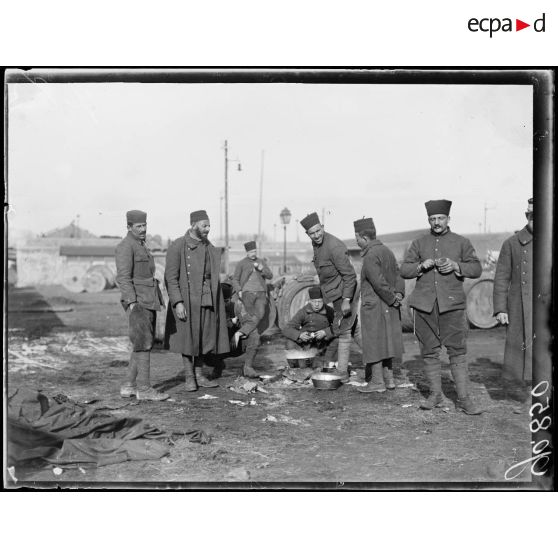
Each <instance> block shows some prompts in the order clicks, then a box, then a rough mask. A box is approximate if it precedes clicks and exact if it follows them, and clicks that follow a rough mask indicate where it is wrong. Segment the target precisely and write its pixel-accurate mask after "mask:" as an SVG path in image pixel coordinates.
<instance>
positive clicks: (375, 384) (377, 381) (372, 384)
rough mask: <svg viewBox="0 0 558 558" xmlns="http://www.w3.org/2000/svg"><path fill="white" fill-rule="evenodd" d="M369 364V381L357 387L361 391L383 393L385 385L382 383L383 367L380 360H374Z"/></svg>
mask: <svg viewBox="0 0 558 558" xmlns="http://www.w3.org/2000/svg"><path fill="white" fill-rule="evenodd" d="M367 366H371V368H372V376H371V378H370V381H369V382H368V383H367V384H366V385H365V386H363V387H360V388H357V389H358V391H360V392H361V393H384V391H386V385H385V383H384V367H383V366H382V363H381V362H375V363H373V364H372V365H367Z"/></svg>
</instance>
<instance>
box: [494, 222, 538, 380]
mask: <svg viewBox="0 0 558 558" xmlns="http://www.w3.org/2000/svg"><path fill="white" fill-rule="evenodd" d="M500 312H506V313H507V314H508V318H509V322H510V323H509V325H508V331H507V335H506V349H505V352H504V370H505V375H506V376H507V377H509V378H510V379H511V378H514V379H518V380H530V379H531V377H532V359H533V352H532V348H533V347H532V345H533V235H532V234H531V232H530V231H529V229H528V228H527V227H525V228H523V229H521V230H520V231H519V232H518V233H516V234H514V235H513V236H512V237H510V238H508V239H507V240H506V241H505V242H504V244H503V245H502V249H501V250H500V257H499V258H498V265H497V266H496V274H495V276H494V315H496V314H498V313H500Z"/></svg>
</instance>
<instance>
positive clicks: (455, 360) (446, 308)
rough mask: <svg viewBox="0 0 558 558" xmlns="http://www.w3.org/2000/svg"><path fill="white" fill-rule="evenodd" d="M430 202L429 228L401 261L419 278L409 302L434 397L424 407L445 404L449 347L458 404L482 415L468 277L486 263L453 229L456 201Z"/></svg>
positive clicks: (409, 276)
mask: <svg viewBox="0 0 558 558" xmlns="http://www.w3.org/2000/svg"><path fill="white" fill-rule="evenodd" d="M425 206H426V211H427V213H428V223H429V225H430V232H429V233H428V234H426V235H424V236H421V237H419V238H417V239H416V240H413V242H412V244H411V246H410V248H409V249H408V251H407V253H406V255H405V260H404V262H403V263H402V264H401V276H402V277H403V278H404V279H414V278H416V280H417V281H416V286H415V290H414V291H413V294H412V295H411V297H410V300H409V305H410V306H411V307H412V308H414V317H415V334H416V336H417V339H418V342H419V345H420V350H421V355H422V358H423V359H424V370H425V373H426V377H427V379H428V382H429V384H430V396H429V397H428V399H426V400H424V401H423V402H422V404H421V408H422V409H428V410H430V409H433V408H434V407H436V406H439V405H440V404H442V402H443V395H442V378H441V371H442V362H441V360H440V353H441V349H442V346H445V347H446V349H447V352H448V355H449V359H450V368H451V372H452V376H453V379H454V381H455V387H456V390H457V397H458V400H457V405H458V407H459V408H461V409H462V410H463V411H464V412H465V413H467V414H475V415H476V414H480V413H481V411H480V410H479V408H478V407H477V406H476V404H475V402H474V401H473V399H472V397H471V395H470V392H469V391H470V387H469V371H468V367H467V333H468V323H467V317H466V315H465V291H464V290H463V280H464V278H465V277H469V278H471V279H475V278H476V277H479V276H480V275H481V273H482V267H481V264H480V261H479V259H478V257H477V255H476V253H475V249H474V248H473V246H472V244H471V242H470V241H469V240H468V239H467V238H465V237H463V236H459V235H458V234H455V233H454V232H452V231H451V230H450V228H449V222H450V217H449V213H450V208H451V201H448V200H430V201H428V202H426V203H425Z"/></svg>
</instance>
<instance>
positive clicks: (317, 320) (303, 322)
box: [282, 302, 334, 341]
mask: <svg viewBox="0 0 558 558" xmlns="http://www.w3.org/2000/svg"><path fill="white" fill-rule="evenodd" d="M333 317H334V311H333V308H331V307H329V306H325V305H324V306H323V308H322V309H321V310H320V311H319V312H315V311H314V310H313V309H312V305H311V304H310V303H309V302H308V303H306V305H305V306H304V307H302V308H301V309H300V310H299V311H298V312H297V313H296V314H295V315H294V316H293V317H292V318H291V319H290V320H289V322H288V323H287V324H286V325H285V327H284V328H283V330H282V333H283V335H284V336H285V337H286V338H287V339H292V340H293V341H296V340H297V339H298V338H299V336H300V334H301V332H303V331H320V330H322V329H323V330H324V331H325V333H326V337H325V341H329V340H330V339H333V337H334V335H333V331H332V329H331V324H332V323H333Z"/></svg>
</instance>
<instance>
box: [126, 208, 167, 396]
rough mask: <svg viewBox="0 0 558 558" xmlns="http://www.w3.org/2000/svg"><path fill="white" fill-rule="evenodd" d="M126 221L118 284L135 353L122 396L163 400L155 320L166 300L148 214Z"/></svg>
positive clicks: (129, 215) (130, 214) (130, 216)
mask: <svg viewBox="0 0 558 558" xmlns="http://www.w3.org/2000/svg"><path fill="white" fill-rule="evenodd" d="M126 222H127V226H128V234H127V235H126V236H125V237H124V239H123V240H122V242H120V244H118V246H117V247H116V282H117V284H118V287H119V288H120V293H121V298H120V302H121V304H122V306H123V307H124V310H125V311H126V314H127V315H128V324H129V334H130V341H131V342H132V354H131V355H130V364H129V366H128V380H127V382H126V383H125V384H123V385H122V387H121V388H120V395H121V396H122V397H132V396H133V395H135V396H136V398H137V399H138V400H146V401H163V400H165V399H167V398H168V397H169V395H168V393H161V392H159V391H157V390H155V389H153V388H152V387H151V382H150V368H151V349H152V348H153V341H154V337H155V320H156V317H157V310H160V308H161V304H163V297H162V295H161V291H160V289H159V283H158V282H157V279H155V262H154V261H153V256H152V255H151V253H150V252H149V250H148V249H147V246H146V245H145V237H146V233H147V213H145V212H143V211H138V210H131V211H128V212H127V213H126Z"/></svg>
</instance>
